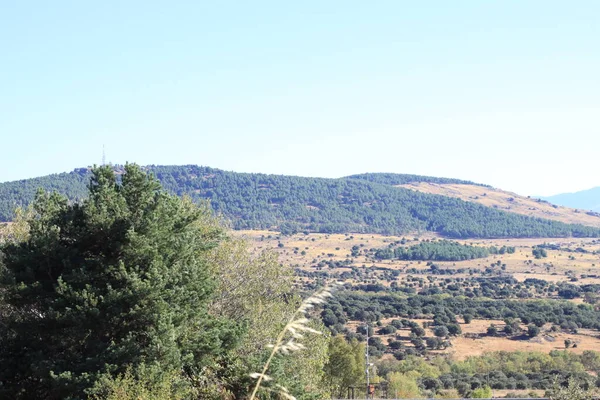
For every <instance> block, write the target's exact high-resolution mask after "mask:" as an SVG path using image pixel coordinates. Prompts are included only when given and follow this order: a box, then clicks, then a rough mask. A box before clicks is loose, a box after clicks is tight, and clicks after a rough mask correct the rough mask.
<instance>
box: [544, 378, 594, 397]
mask: <svg viewBox="0 0 600 400" xmlns="http://www.w3.org/2000/svg"><path fill="white" fill-rule="evenodd" d="M546 396H550V399H552V400H592V399H593V398H594V394H593V392H592V391H590V390H585V389H583V388H582V387H581V386H580V385H579V383H578V382H577V380H575V379H573V378H571V379H569V381H568V382H567V383H566V385H560V384H559V383H558V381H557V380H555V381H554V383H553V385H552V388H551V389H550V390H549V391H548V392H547V393H546Z"/></svg>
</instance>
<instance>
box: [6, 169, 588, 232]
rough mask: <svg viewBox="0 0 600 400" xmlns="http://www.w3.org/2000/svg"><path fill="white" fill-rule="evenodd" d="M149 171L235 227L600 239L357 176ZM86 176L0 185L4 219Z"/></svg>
mask: <svg viewBox="0 0 600 400" xmlns="http://www.w3.org/2000/svg"><path fill="white" fill-rule="evenodd" d="M148 169H149V170H150V171H152V172H153V173H154V174H155V175H156V176H157V178H158V179H159V180H160V181H161V183H162V184H163V186H164V187H165V188H166V189H167V190H169V191H170V192H172V193H176V194H178V195H184V194H186V195H189V196H190V197H191V198H192V199H194V200H200V199H210V201H211V205H212V207H213V208H214V209H215V210H216V211H217V212H219V213H222V214H223V215H224V216H225V217H226V218H228V219H230V220H231V223H232V225H233V227H234V228H236V229H281V230H282V231H284V232H292V231H296V230H301V231H302V230H306V231H318V232H342V233H346V232H364V233H384V234H403V233H409V232H414V231H418V230H427V231H433V232H437V233H440V234H442V235H444V236H447V237H453V238H467V237H476V238H489V237H566V236H578V237H582V236H585V237H587V236H595V237H597V236H600V230H599V229H596V228H592V227H587V226H582V225H568V224H564V223H561V222H556V221H551V220H545V219H539V218H531V217H526V216H522V215H517V214H511V213H507V212H504V211H500V210H495V209H493V208H489V207H485V206H482V205H479V204H475V203H469V202H465V201H463V200H460V199H457V198H450V197H446V196H439V195H432V194H425V193H418V192H415V191H412V190H408V189H403V188H397V187H393V186H390V185H389V184H387V185H386V184H382V183H377V182H373V181H372V180H377V179H367V180H365V179H360V178H357V176H354V177H347V178H340V179H325V178H303V177H293V176H281V175H265V174H246V173H235V172H227V171H222V170H218V169H213V168H208V167H199V166H194V165H186V166H149V167H148ZM360 176H361V175H359V176H358V177H360ZM362 176H363V177H364V176H365V175H362ZM368 176H369V177H371V178H372V177H374V176H376V175H373V174H370V175H368ZM399 176H401V175H399ZM88 177H89V171H88V170H86V169H77V170H75V171H73V172H70V173H65V174H58V175H49V176H46V177H42V178H35V179H29V180H23V181H16V182H9V183H3V184H0V218H1V219H2V220H4V221H6V220H9V219H10V218H11V216H12V210H13V209H14V207H15V206H16V205H24V204H27V203H28V202H29V201H31V199H32V198H33V196H34V195H35V191H36V189H37V188H38V187H42V188H44V189H49V190H57V191H58V192H61V193H64V194H66V195H67V196H68V197H69V198H71V199H74V200H77V199H80V198H81V197H82V196H83V194H84V193H85V185H86V183H87V179H88ZM422 178H424V177H422ZM382 179H383V178H382ZM428 179H432V180H434V179H436V178H428Z"/></svg>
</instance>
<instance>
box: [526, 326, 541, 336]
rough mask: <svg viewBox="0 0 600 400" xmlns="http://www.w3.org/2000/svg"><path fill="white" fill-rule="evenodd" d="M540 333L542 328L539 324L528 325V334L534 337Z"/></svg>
mask: <svg viewBox="0 0 600 400" xmlns="http://www.w3.org/2000/svg"><path fill="white" fill-rule="evenodd" d="M539 334H540V328H538V327H537V326H535V325H533V324H529V326H528V327H527V335H528V336H529V337H531V338H533V337H536V336H537V335H539Z"/></svg>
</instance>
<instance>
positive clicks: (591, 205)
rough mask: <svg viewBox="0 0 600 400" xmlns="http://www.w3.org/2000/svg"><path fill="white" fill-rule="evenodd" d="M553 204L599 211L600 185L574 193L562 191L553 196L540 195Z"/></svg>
mask: <svg viewBox="0 0 600 400" xmlns="http://www.w3.org/2000/svg"><path fill="white" fill-rule="evenodd" d="M542 199H543V200H547V201H549V202H551V203H554V204H560V205H561V206H566V207H573V208H581V209H583V210H592V211H597V212H600V186H599V187H595V188H592V189H588V190H582V191H579V192H575V193H562V194H557V195H555V196H549V197H542Z"/></svg>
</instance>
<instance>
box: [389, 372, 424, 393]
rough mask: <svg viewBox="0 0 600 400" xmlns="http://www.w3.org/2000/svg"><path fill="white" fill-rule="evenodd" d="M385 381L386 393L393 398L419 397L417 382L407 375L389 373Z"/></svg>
mask: <svg viewBox="0 0 600 400" xmlns="http://www.w3.org/2000/svg"><path fill="white" fill-rule="evenodd" d="M387 381H388V392H389V393H390V395H392V396H393V397H394V398H398V399H400V398H416V397H418V396H419V395H420V391H419V385H418V384H417V380H416V379H415V378H413V377H411V376H409V375H408V374H402V373H400V372H390V373H389V374H388V375H387Z"/></svg>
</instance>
